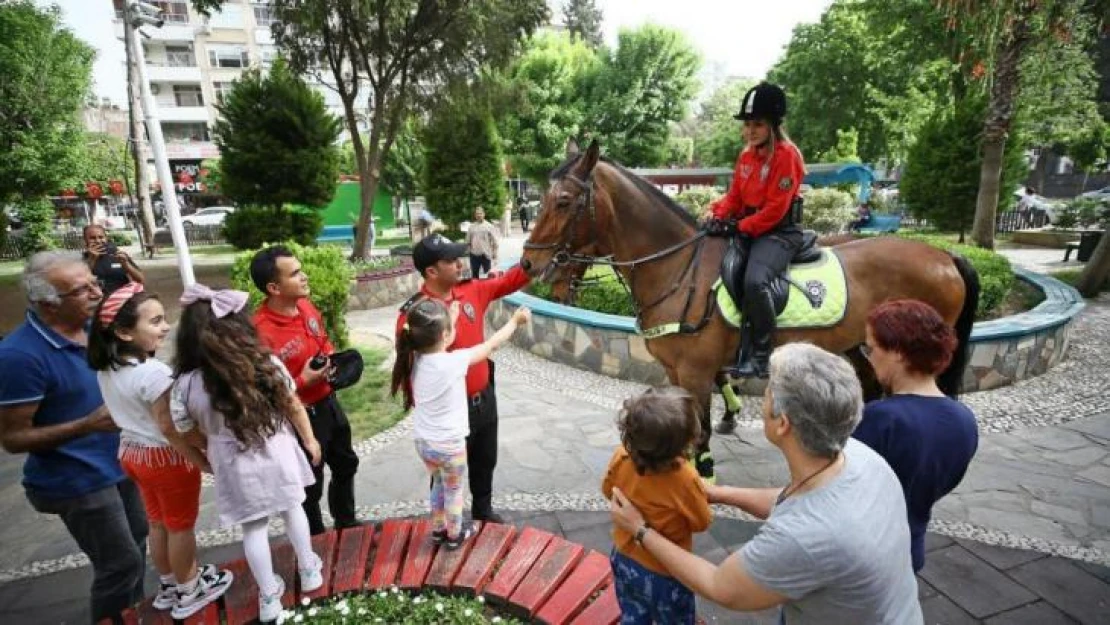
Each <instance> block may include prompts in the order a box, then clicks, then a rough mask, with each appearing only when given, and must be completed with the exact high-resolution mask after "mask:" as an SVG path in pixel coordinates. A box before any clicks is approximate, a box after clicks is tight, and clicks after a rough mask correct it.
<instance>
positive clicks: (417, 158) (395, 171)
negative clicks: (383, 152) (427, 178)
mask: <svg viewBox="0 0 1110 625" xmlns="http://www.w3.org/2000/svg"><path fill="white" fill-rule="evenodd" d="M423 178H424V148H423V146H421V145H420V136H419V128H418V126H417V121H416V119H415V118H412V117H410V118H409V119H407V120H406V121H405V123H404V125H403V126H401V130H400V132H398V133H397V140H396V141H395V142H394V143H393V149H392V150H390V151H389V156H388V157H387V158H386V159H385V167H384V168H382V185H383V186H384V187H385V188H386V189H387V190H388V191H389V192H390V193H392V194H393V195H395V196H397V197H398V198H405V199H408V198H413V197H416V196H417V195H420V188H421V185H422V184H423Z"/></svg>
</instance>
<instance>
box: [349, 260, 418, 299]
mask: <svg viewBox="0 0 1110 625" xmlns="http://www.w3.org/2000/svg"><path fill="white" fill-rule="evenodd" d="M419 288H420V274H418V273H416V269H415V268H414V267H413V266H412V265H408V264H405V265H401V266H400V267H395V268H393V269H387V270H385V271H379V272H376V273H372V274H369V275H365V276H359V277H357V278H355V279H354V280H351V294H350V297H348V299H347V310H369V309H371V308H381V307H382V306H392V305H394V304H400V303H401V302H404V301H405V300H407V299H408V298H410V297H412V294H413V293H415V292H416V291H417V289H419Z"/></svg>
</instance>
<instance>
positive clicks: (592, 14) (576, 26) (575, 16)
mask: <svg viewBox="0 0 1110 625" xmlns="http://www.w3.org/2000/svg"><path fill="white" fill-rule="evenodd" d="M563 24H564V25H565V26H566V27H567V32H569V33H570V34H572V35H574V36H576V37H578V38H579V39H581V40H582V41H584V42H586V44H587V45H588V46H590V47H591V48H600V47H601V43H602V39H601V9H599V8H597V3H596V2H594V0H567V3H566V4H565V5H564V6H563Z"/></svg>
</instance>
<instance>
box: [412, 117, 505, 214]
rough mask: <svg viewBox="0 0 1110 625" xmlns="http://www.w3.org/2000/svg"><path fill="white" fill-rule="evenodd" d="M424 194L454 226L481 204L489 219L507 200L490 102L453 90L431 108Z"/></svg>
mask: <svg viewBox="0 0 1110 625" xmlns="http://www.w3.org/2000/svg"><path fill="white" fill-rule="evenodd" d="M423 145H424V149H425V162H426V164H427V167H426V168H425V170H424V197H425V198H426V199H427V201H428V208H429V209H430V210H431V211H432V213H434V214H435V215H436V216H438V217H439V218H440V219H442V220H443V222H444V223H446V224H447V225H448V228H449V229H450V230H457V229H458V226H459V224H460V223H461V222H463V221H466V220H469V219H471V217H472V216H473V213H474V209H476V208H478V207H479V206H481V207H482V208H484V209H485V211H486V216H487V217H488V218H489V219H490V220H496V219H498V218H499V217H500V216H501V212H502V210H503V209H504V206H505V185H504V182H503V179H504V172H503V171H502V168H501V164H502V157H501V152H500V149H499V141H498V138H497V128H496V126H495V125H494V123H493V117H492V116H491V115H490V111H489V108H488V106H484V105H482V104H481V103H479V102H476V101H474V99H473V98H471V97H467V96H465V95H463V96H456V97H454V98H452V99H451V100H448V101H445V102H444V103H443V104H442V105H440V106H439V107H437V108H436V109H435V110H433V111H432V115H431V118H430V119H429V120H428V125H427V127H426V128H425V130H424V137H423Z"/></svg>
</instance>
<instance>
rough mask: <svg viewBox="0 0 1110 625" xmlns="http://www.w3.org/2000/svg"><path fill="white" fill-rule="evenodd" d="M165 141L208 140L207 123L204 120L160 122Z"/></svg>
mask: <svg viewBox="0 0 1110 625" xmlns="http://www.w3.org/2000/svg"><path fill="white" fill-rule="evenodd" d="M162 135H163V136H164V137H165V138H166V141H178V142H180V141H208V124H205V123H204V122H187V123H181V122H162Z"/></svg>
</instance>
